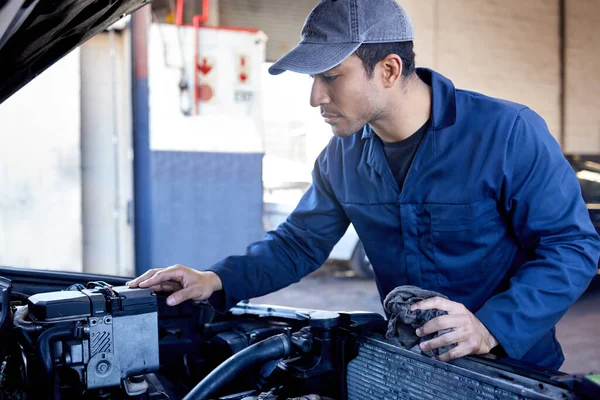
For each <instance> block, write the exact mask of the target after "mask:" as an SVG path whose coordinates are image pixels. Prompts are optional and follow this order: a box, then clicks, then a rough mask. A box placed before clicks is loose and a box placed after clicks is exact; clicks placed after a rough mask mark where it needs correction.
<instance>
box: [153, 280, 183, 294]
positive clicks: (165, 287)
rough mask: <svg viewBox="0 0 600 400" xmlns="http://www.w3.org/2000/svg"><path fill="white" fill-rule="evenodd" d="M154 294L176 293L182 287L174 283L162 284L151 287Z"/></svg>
mask: <svg viewBox="0 0 600 400" xmlns="http://www.w3.org/2000/svg"><path fill="white" fill-rule="evenodd" d="M150 289H152V291H154V292H174V291H176V290H179V289H181V285H180V284H178V283H173V282H161V283H159V284H158V285H154V286H152V287H150Z"/></svg>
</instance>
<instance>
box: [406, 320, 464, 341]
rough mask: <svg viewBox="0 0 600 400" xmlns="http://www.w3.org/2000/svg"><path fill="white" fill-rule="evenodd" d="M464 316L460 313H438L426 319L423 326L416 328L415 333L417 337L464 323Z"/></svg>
mask: <svg viewBox="0 0 600 400" xmlns="http://www.w3.org/2000/svg"><path fill="white" fill-rule="evenodd" d="M465 319H466V316H464V315H462V314H446V315H440V316H439V317H435V318H432V319H430V320H429V321H427V322H426V323H425V324H423V326H421V327H420V328H417V330H416V332H415V333H416V334H417V336H419V337H423V336H426V335H429V334H431V333H434V332H437V331H441V330H442V329H452V328H456V327H459V326H463V325H464V324H465Z"/></svg>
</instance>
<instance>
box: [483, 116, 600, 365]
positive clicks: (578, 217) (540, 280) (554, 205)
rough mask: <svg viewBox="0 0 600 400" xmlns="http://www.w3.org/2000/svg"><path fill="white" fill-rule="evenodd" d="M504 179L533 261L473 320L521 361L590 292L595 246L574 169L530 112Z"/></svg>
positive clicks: (506, 201) (505, 195)
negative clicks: (481, 324)
mask: <svg viewBox="0 0 600 400" xmlns="http://www.w3.org/2000/svg"><path fill="white" fill-rule="evenodd" d="M503 172H504V182H503V185H502V199H501V200H502V206H503V208H504V210H505V211H506V213H507V215H508V216H509V218H510V221H511V222H512V228H513V231H514V234H515V236H516V237H517V239H518V241H519V244H520V245H521V246H522V247H523V248H525V249H527V250H528V251H529V252H530V254H531V255H532V256H531V260H530V261H527V262H525V263H524V264H523V265H522V266H521V267H520V268H519V269H518V270H517V271H516V272H515V274H514V275H513V277H512V278H511V280H510V287H509V289H508V290H507V291H505V292H503V293H500V294H498V295H496V296H494V297H492V298H491V299H489V300H488V301H487V302H486V303H485V304H484V305H483V307H482V308H481V309H480V310H479V311H477V312H476V313H475V315H476V316H477V318H478V319H479V320H480V321H481V322H482V323H483V324H484V325H485V326H486V327H487V329H489V330H490V332H491V333H492V334H493V335H494V336H495V337H496V339H497V340H498V342H500V344H501V345H502V347H503V348H504V350H505V351H506V352H507V354H508V355H509V356H510V357H513V358H522V357H523V356H524V355H525V354H526V353H527V352H528V351H529V350H530V349H531V348H532V347H533V346H534V345H535V344H536V343H537V342H538V341H539V340H540V339H541V337H542V336H543V335H544V334H546V333H547V332H548V331H549V330H550V329H551V328H552V327H554V326H555V325H556V323H557V322H558V321H559V320H560V318H561V317H562V316H563V315H564V314H565V313H566V311H567V309H568V308H569V307H570V306H571V305H572V304H573V303H574V302H575V301H576V300H577V299H578V298H579V297H580V296H581V295H582V294H583V292H584V291H585V289H586V288H587V287H588V285H589V283H590V281H591V280H592V278H593V277H594V275H595V274H596V272H597V270H598V257H599V254H600V240H599V237H598V234H597V233H596V231H595V229H594V226H593V225H592V222H591V220H590V216H589V213H588V210H587V207H586V205H585V202H584V200H583V197H582V195H581V188H580V186H579V182H578V180H577V177H576V176H575V173H574V172H573V169H572V168H571V166H570V165H569V163H568V162H567V160H566V159H565V158H564V156H563V154H562V151H561V149H560V147H559V146H558V143H556V141H555V140H554V139H553V138H552V136H551V134H550V132H549V131H548V128H547V126H546V124H545V122H544V121H543V119H542V118H541V117H540V116H539V115H537V114H536V113H534V112H533V111H531V110H530V109H524V110H522V111H521V113H520V115H519V116H518V118H517V120H516V122H515V126H514V128H513V132H512V134H511V137H510V139H509V141H508V144H507V148H506V156H505V164H504V167H503Z"/></svg>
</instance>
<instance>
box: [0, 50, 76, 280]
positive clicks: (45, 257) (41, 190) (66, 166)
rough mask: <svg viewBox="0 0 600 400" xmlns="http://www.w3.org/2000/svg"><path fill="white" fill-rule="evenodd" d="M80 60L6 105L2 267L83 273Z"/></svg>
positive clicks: (0, 180)
mask: <svg viewBox="0 0 600 400" xmlns="http://www.w3.org/2000/svg"><path fill="white" fill-rule="evenodd" d="M79 57H80V51H79V49H76V50H74V51H72V52H71V53H70V54H69V55H67V56H66V57H65V58H63V59H62V60H60V61H58V62H57V63H56V64H55V65H53V66H52V67H50V68H48V69H47V70H46V71H45V72H43V73H42V74H41V75H40V76H38V77H37V78H35V79H34V80H33V81H31V82H30V83H29V84H28V85H27V86H25V87H24V88H23V89H22V90H20V91H19V92H17V93H15V94H14V95H13V96H12V97H11V98H9V99H8V100H6V101H5V102H4V103H2V104H1V105H0V121H2V123H1V124H0V193H2V195H1V196H0V265H5V266H15V267H30V268H42V269H53V270H64V271H81V270H82V262H81V259H82V257H81V254H82V251H81V237H82V236H81V173H80V168H81V165H80V113H79V110H80V104H81V101H80V78H79V77H80V64H79Z"/></svg>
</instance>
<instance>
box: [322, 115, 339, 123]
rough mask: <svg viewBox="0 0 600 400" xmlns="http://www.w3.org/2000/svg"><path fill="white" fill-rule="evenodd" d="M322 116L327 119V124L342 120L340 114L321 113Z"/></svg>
mask: <svg viewBox="0 0 600 400" xmlns="http://www.w3.org/2000/svg"><path fill="white" fill-rule="evenodd" d="M321 116H322V117H323V118H324V119H325V122H332V121H334V120H335V119H337V118H341V117H340V115H338V114H331V113H321Z"/></svg>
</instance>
